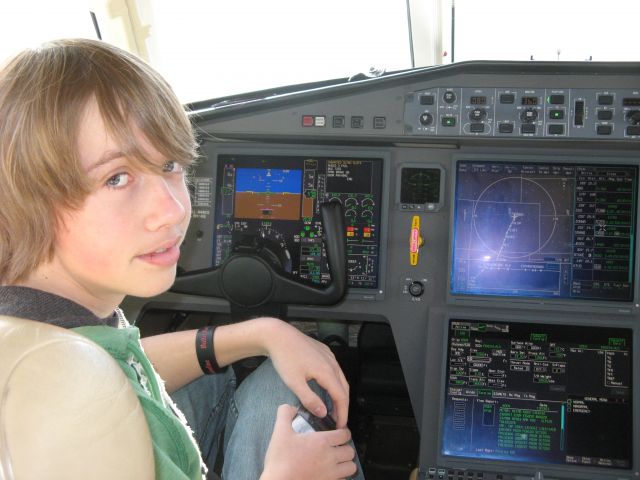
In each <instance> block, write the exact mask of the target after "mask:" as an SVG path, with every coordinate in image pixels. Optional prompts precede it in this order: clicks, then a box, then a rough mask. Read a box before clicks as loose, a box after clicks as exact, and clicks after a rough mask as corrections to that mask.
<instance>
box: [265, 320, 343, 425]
mask: <svg viewBox="0 0 640 480" xmlns="http://www.w3.org/2000/svg"><path fill="white" fill-rule="evenodd" d="M268 328H269V329H270V331H269V332H268V333H267V334H266V335H265V336H264V338H265V340H264V344H265V349H266V351H267V352H268V355H269V357H270V358H271V361H272V362H273V366H274V367H275V369H276V371H277V372H278V374H279V375H280V378H282V380H283V382H284V383H285V384H286V385H287V387H289V389H291V391H292V392H293V393H295V394H296V396H297V397H298V398H299V399H300V402H301V403H302V404H303V405H304V406H305V407H306V409H307V410H309V411H310V412H311V413H313V414H314V415H316V416H318V417H324V416H325V415H327V408H326V406H325V404H324V402H323V401H322V399H321V398H320V397H319V396H318V395H316V393H315V392H314V391H313V390H311V388H310V387H309V385H308V383H307V382H308V381H309V380H312V379H313V380H315V381H316V382H317V383H318V385H320V386H321V387H322V388H324V389H325V390H326V391H327V393H328V394H329V396H330V397H331V401H332V402H333V415H334V417H335V418H334V419H335V421H336V425H337V427H338V428H345V427H346V426H347V417H348V414H349V384H348V383H347V380H346V378H345V376H344V373H343V372H342V369H341V368H340V365H339V364H338V362H337V360H336V358H335V356H334V355H333V352H331V349H330V348H329V347H328V346H326V345H325V344H324V343H321V342H318V341H317V340H314V339H313V338H311V337H309V336H307V335H305V334H303V333H302V332H300V331H299V330H298V329H296V328H294V327H292V326H291V325H289V324H287V323H284V322H281V321H275V322H273V323H271V325H269V327H268Z"/></svg>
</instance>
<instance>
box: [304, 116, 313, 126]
mask: <svg viewBox="0 0 640 480" xmlns="http://www.w3.org/2000/svg"><path fill="white" fill-rule="evenodd" d="M313 123H314V120H313V115H303V116H302V126H303V127H313Z"/></svg>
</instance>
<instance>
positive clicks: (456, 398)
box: [441, 319, 637, 469]
mask: <svg viewBox="0 0 640 480" xmlns="http://www.w3.org/2000/svg"><path fill="white" fill-rule="evenodd" d="M448 334H449V335H448V336H449V340H448V348H447V373H446V380H445V382H446V385H445V396H444V410H443V423H442V426H441V427H442V443H441V453H442V454H443V455H449V456H455V457H465V458H470V459H486V460H506V461H510V462H528V463H536V464H563V465H580V466H593V467H604V468H619V469H629V468H631V466H632V452H633V448H634V445H633V443H632V441H633V438H632V437H633V423H634V422H633V421H632V391H633V390H632V374H631V373H632V372H631V365H632V348H631V347H632V330H631V329H625V328H604V327H594V326H584V325H581V326H575V325H572V326H569V325H557V324H554V325H551V324H538V323H517V322H493V321H488V322H484V321H475V320H459V319H452V320H450V323H449V332H448ZM636 448H637V447H636Z"/></svg>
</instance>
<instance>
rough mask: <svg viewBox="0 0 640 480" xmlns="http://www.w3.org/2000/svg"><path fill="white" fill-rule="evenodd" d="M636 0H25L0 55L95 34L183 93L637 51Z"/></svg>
mask: <svg viewBox="0 0 640 480" xmlns="http://www.w3.org/2000/svg"><path fill="white" fill-rule="evenodd" d="M637 18H640V2H638V1H637V0H609V1H608V2H606V5H602V4H601V3H596V2H591V3H589V2H584V1H583V0H562V1H557V0H534V1H533V2H529V3H527V5H526V7H524V6H523V7H522V8H520V7H518V8H516V6H515V5H514V2H513V0H429V1H426V0H387V1H384V2H372V1H370V0H349V1H348V2H344V1H343V0H323V1H322V2H301V1H299V0H275V1H265V0H243V1H238V0H226V1H224V0H220V1H215V2H212V1H209V0H192V1H189V2H182V3H180V4H177V3H175V2H168V1H158V0H55V1H50V0H24V1H23V2H18V3H15V2H14V3H11V4H6V5H4V4H3V6H1V7H0V61H4V60H5V59H6V58H8V57H9V56H10V55H12V54H13V53H15V52H16V51H18V50H21V49H22V48H24V47H27V46H34V45H37V44H39V43H41V42H43V41H46V40H50V39H54V38H60V37H88V38H96V37H98V36H100V37H101V38H102V39H103V40H105V41H107V42H109V43H112V44H114V45H117V46H119V47H121V48H124V49H126V50H129V51H131V52H133V53H135V54H137V55H139V56H140V57H142V58H143V59H145V60H146V61H148V62H149V63H150V64H151V65H152V66H153V67H154V68H155V69H157V70H158V71H159V72H160V73H161V74H162V75H163V76H164V77H165V78H167V80H168V81H169V83H170V84H171V85H172V86H173V88H174V89H175V90H176V93H177V94H178V97H179V98H180V99H181V100H182V101H183V102H184V103H189V102H195V101H199V100H206V99H211V98H219V97H224V96H229V95H234V94H238V93H243V92H251V91H256V90H265V89H270V88H276V87H281V86H284V85H293V84H299V83H308V82H315V81H321V80H328V79H339V78H349V77H351V76H353V75H356V74H362V73H364V74H365V76H372V75H373V76H375V75H380V74H383V73H385V72H394V71H398V70H405V69H409V68H413V67H426V66H431V65H440V64H447V63H452V62H460V61H467V60H521V61H557V60H561V61H562V60H570V61H638V60H640V58H638V54H637V48H635V45H636V44H637V41H636V39H635V32H636V25H635V23H634V22H636V19H637Z"/></svg>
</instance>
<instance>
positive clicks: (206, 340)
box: [196, 325, 227, 375]
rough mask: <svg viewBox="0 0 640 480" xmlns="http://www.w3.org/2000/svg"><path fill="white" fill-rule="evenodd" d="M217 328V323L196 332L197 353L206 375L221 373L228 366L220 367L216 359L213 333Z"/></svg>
mask: <svg viewBox="0 0 640 480" xmlns="http://www.w3.org/2000/svg"><path fill="white" fill-rule="evenodd" d="M216 328H217V325H209V326H208V327H203V328H201V329H200V330H198V331H197V332H196V355H197V357H198V363H199V364H200V368H201V369H202V371H203V372H204V374H205V375H211V374H214V373H219V372H221V371H224V370H226V369H227V367H225V368H220V365H218V361H217V360H216V352H215V350H214V348H213V334H214V332H215V331H216Z"/></svg>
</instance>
